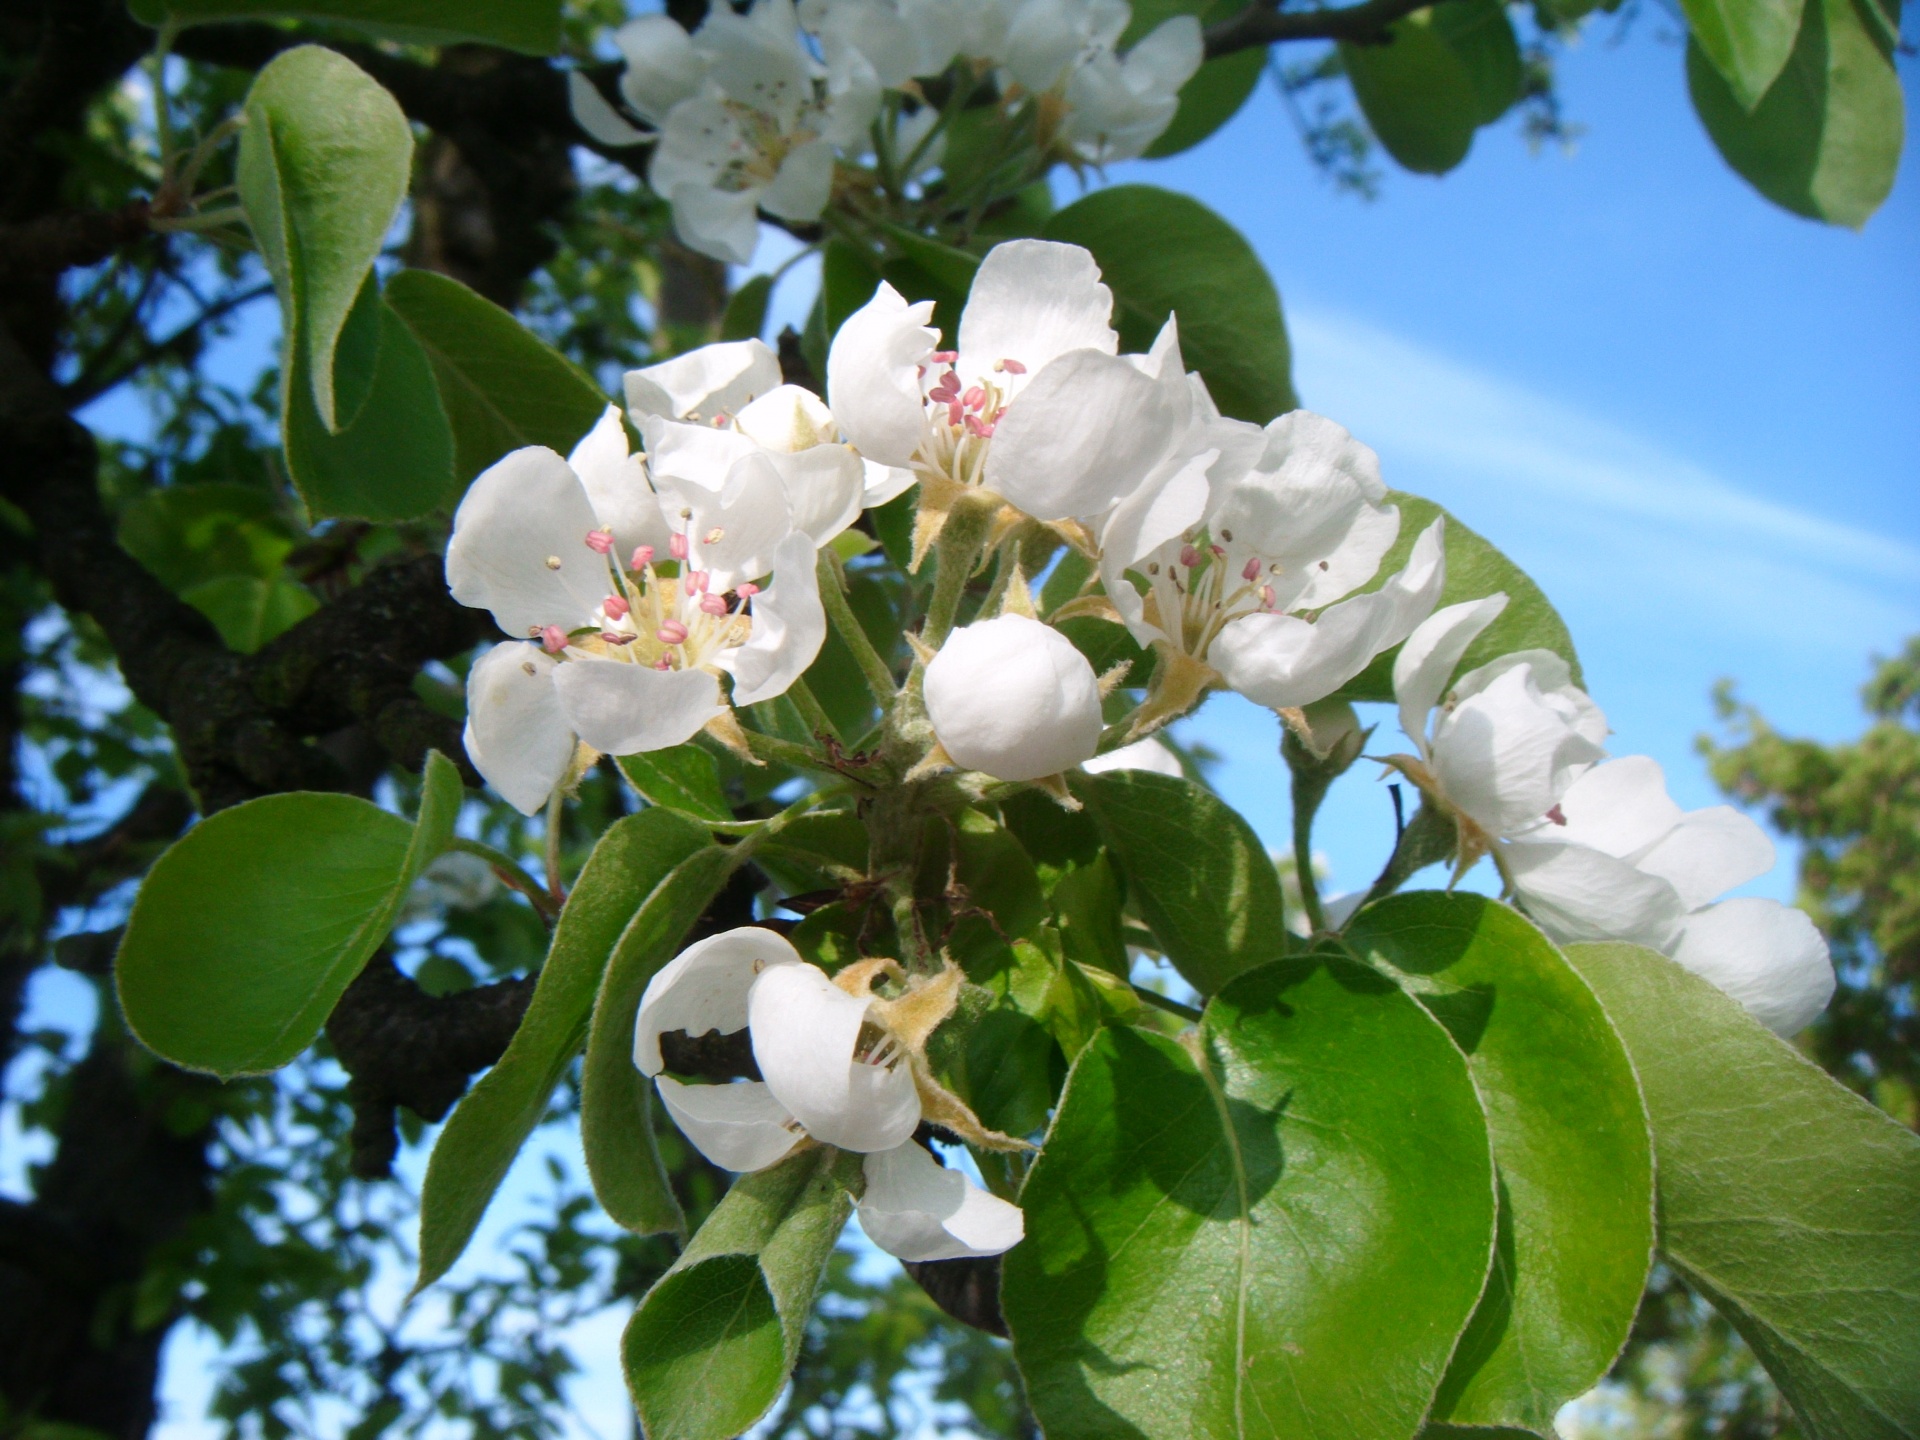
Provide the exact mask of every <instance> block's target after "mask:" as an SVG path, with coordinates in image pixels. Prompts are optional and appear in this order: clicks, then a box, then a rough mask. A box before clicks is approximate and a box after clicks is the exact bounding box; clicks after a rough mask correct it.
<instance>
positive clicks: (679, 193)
mask: <svg viewBox="0 0 1920 1440" xmlns="http://www.w3.org/2000/svg"><path fill="white" fill-rule="evenodd" d="M670 198H671V199H672V201H673V228H674V233H675V234H677V235H679V237H680V239H681V240H682V241H683V242H685V244H687V245H688V246H689V247H690V248H692V249H695V250H698V251H699V252H700V253H701V254H702V255H708V256H711V257H712V258H713V259H715V260H725V261H727V262H728V263H730V264H734V265H746V264H750V263H751V262H752V260H753V252H754V250H755V249H757V248H758V247H759V244H760V217H759V216H758V214H756V213H755V205H756V204H757V203H758V201H759V198H760V192H759V191H758V190H718V189H715V188H713V187H712V186H708V185H699V184H686V185H675V186H674V187H673V189H672V191H671V192H670Z"/></svg>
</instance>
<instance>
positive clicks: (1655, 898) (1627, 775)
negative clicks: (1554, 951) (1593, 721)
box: [1502, 755, 1834, 1035]
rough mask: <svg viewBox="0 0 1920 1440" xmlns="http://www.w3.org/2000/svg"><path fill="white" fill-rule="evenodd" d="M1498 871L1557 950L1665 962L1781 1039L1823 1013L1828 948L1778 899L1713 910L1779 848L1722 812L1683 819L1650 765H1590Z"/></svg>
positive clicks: (1828, 987)
mask: <svg viewBox="0 0 1920 1440" xmlns="http://www.w3.org/2000/svg"><path fill="white" fill-rule="evenodd" d="M1550 818H1552V819H1553V820H1554V822H1555V823H1554V824H1553V825H1551V826H1548V827H1543V828H1541V829H1539V830H1538V831H1536V832H1535V834H1534V835H1533V836H1532V837H1530V838H1529V839H1528V840H1527V841H1525V842H1520V843H1515V844H1513V845H1510V846H1508V847H1506V848H1505V850H1504V853H1503V856H1502V859H1503V868H1504V869H1505V870H1506V872H1507V874H1508V876H1509V877H1510V879H1511V881H1512V884H1513V887H1514V891H1515V893H1516V894H1517V895H1518V896H1519V898H1520V902H1521V904H1522V905H1524V906H1525V907H1526V910H1527V912H1528V913H1529V914H1530V915H1532V916H1533V917H1534V918H1535V919H1536V920H1537V921H1539V923H1540V925H1541V927H1542V928H1543V929H1545V930H1546V931H1547V933H1548V934H1550V935H1552V936H1553V937H1554V938H1555V939H1556V940H1561V941H1573V940H1627V941H1631V942H1633V943H1636V944H1640V945H1647V946H1650V947H1652V948H1653V949H1656V950H1660V951H1663V952H1664V953H1666V954H1668V955H1671V956H1672V957H1673V958H1674V959H1675V960H1677V961H1679V962H1680V963H1681V964H1682V965H1684V966H1686V967H1687V968H1688V969H1689V970H1692V971H1694V972H1695V973H1697V974H1699V975H1701V976H1703V977H1705V978H1706V979H1708V980H1711V981H1712V982H1713V983H1714V984H1715V985H1717V986H1719V987H1720V988H1721V989H1722V990H1724V991H1726V992H1727V993H1728V994H1729V995H1732V996H1733V997H1734V998H1735V999H1737V1000H1739V1001H1740V1002H1741V1003H1742V1004H1743V1005H1745V1006H1746V1007H1747V1008H1748V1009H1749V1010H1751V1011H1752V1012H1753V1013H1754V1015H1755V1016H1756V1018H1758V1019H1759V1020H1760V1021H1761V1022H1762V1023H1763V1024H1765V1025H1767V1026H1769V1027H1770V1028H1772V1029H1774V1030H1777V1031H1779V1032H1780V1033H1781V1034H1783V1035H1791V1034H1792V1033H1794V1032H1795V1031H1797V1030H1799V1029H1800V1028H1801V1027H1802V1026H1804V1025H1805V1024H1806V1023H1807V1022H1808V1021H1809V1020H1811V1019H1812V1018H1813V1017H1814V1016H1815V1015H1817V1014H1819V1013H1820V1011H1821V1010H1822V1009H1824V1008H1825V1006H1826V1003H1827V1000H1828V999H1829V998H1830V997H1831V996H1832V993H1833V987H1834V976H1833V966H1832V963H1831V961H1830V960H1829V959H1828V956H1827V948H1826V942H1825V941H1823V940H1822V939H1821V938H1820V934H1819V932H1818V931H1817V930H1815V929H1814V927H1813V922H1812V921H1810V920H1809V919H1807V917H1806V916H1805V915H1803V914H1802V913H1801V912H1800V911H1798V910H1794V909H1791V908H1790V907H1788V906H1785V905H1782V904H1780V903H1779V902H1777V901H1774V900H1761V899H1750V898H1742V899H1735V900H1722V901H1720V902H1719V903H1718V904H1713V903H1710V902H1712V901H1713V900H1714V899H1715V898H1716V897H1717V896H1719V895H1721V894H1723V893H1724V892H1726V891H1727V890H1730V889H1732V888H1734V887H1735V886H1737V885H1742V884H1745V883H1746V882H1747V881H1749V880H1752V879H1754V878H1755V877H1756V876H1759V875H1762V874H1765V873H1766V872H1767V871H1768V870H1770V869H1772V868H1773V860H1774V851H1773V842H1772V841H1771V840H1769V839H1768V838H1767V836H1766V833H1765V832H1764V831H1762V830H1761V828H1760V827H1759V826H1758V825H1756V824H1755V823H1754V822H1753V821H1752V820H1751V819H1750V818H1749V817H1747V816H1745V815H1743V814H1741V813H1740V812H1739V811H1738V810H1735V809H1733V808H1732V807H1731V806H1728V805H1714V806H1710V807H1708V808H1706V809H1704V810H1691V811H1682V810H1681V809H1680V807H1679V806H1678V805H1676V804H1675V803H1674V802H1673V799H1672V797H1671V796H1669V795H1668V793H1667V787H1666V779H1665V776H1664V775H1663V774H1662V773H1661V769H1660V766H1659V764H1658V762H1656V761H1655V760H1653V759H1651V758H1650V757H1648V756H1645V755H1628V756H1623V757H1622V758H1620V759H1617V760H1610V761H1608V762H1606V763H1605V764H1603V765H1596V766H1595V767H1594V768H1593V769H1591V770H1588V771H1587V772H1586V773H1585V774H1583V775H1581V776H1580V778H1579V779H1577V780H1576V781H1574V783H1573V784H1572V785H1571V786H1570V787H1569V788H1568V790H1567V792H1566V794H1565V795H1563V796H1562V797H1561V799H1560V802H1559V805H1558V807H1557V809H1556V811H1555V813H1554V815H1553V816H1552V817H1550Z"/></svg>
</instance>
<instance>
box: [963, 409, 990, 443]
mask: <svg viewBox="0 0 1920 1440" xmlns="http://www.w3.org/2000/svg"><path fill="white" fill-rule="evenodd" d="M966 424H967V430H968V432H969V433H970V434H974V435H978V436H979V437H980V438H981V439H982V440H990V439H992V438H993V426H991V425H987V424H983V423H982V422H981V421H980V419H979V418H978V417H977V416H973V415H969V416H967V420H966Z"/></svg>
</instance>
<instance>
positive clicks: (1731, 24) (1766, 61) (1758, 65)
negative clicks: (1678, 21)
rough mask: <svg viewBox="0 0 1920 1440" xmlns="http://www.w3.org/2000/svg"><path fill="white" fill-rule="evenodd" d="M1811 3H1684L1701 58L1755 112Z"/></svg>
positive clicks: (1777, 0) (1741, 0)
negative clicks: (1707, 62)
mask: <svg viewBox="0 0 1920 1440" xmlns="http://www.w3.org/2000/svg"><path fill="white" fill-rule="evenodd" d="M1806 6H1807V0H1680V8H1681V9H1682V10H1683V11H1685V12H1686V16H1687V28H1688V30H1689V31H1691V32H1692V36H1693V42H1694V44H1695V45H1697V46H1698V47H1699V49H1700V53H1701V55H1703V56H1704V57H1705V58H1706V59H1707V60H1709V61H1710V62H1712V64H1713V68H1714V69H1715V70H1717V71H1719V72H1720V77H1721V78H1722V79H1723V80H1725V81H1726V82H1727V87H1728V89H1729V90H1731V91H1732V93H1733V96H1734V98H1735V99H1736V100H1738V101H1739V103H1740V105H1741V107H1742V108H1743V109H1746V110H1751V109H1753V107H1754V106H1755V105H1757V104H1759V103H1760V97H1761V96H1762V95H1765V94H1766V93H1767V88H1768V87H1769V86H1771V85H1772V84H1773V82H1774V80H1775V79H1776V78H1777V77H1778V76H1779V74H1780V71H1781V70H1782V68H1784V67H1785V65H1786V63H1787V57H1788V56H1789V55H1791V54H1792V53H1793V43H1794V40H1795V38H1796V37H1798V35H1799V34H1800V17H1801V14H1802V12H1803V11H1804V10H1805V9H1806Z"/></svg>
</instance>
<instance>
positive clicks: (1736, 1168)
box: [1566, 945, 1920, 1440]
mask: <svg viewBox="0 0 1920 1440" xmlns="http://www.w3.org/2000/svg"><path fill="white" fill-rule="evenodd" d="M1566 955H1567V959H1568V960H1569V961H1570V962H1571V963H1572V964H1573V966H1574V968H1576V969H1577V970H1579V971H1580V973H1581V974H1582V975H1584V976H1585V977H1586V979H1587V982H1588V983H1589V984H1590V985H1592V987H1593V989H1594V991H1595V993H1596V994H1598V995H1599V997H1600V1002H1601V1003H1602V1004H1603V1005H1605V1006H1606V1008H1607V1014H1608V1015H1609V1016H1611V1017H1612V1019H1613V1023H1614V1026H1615V1028H1616V1029H1618V1030H1619V1032H1620V1035H1621V1038H1622V1039H1624V1040H1625V1041H1626V1043H1627V1049H1628V1051H1629V1053H1631V1054H1632V1056H1633V1063H1634V1068H1635V1069H1636V1070H1637V1071H1638V1072H1639V1075H1640V1084H1641V1088H1642V1089H1643V1090H1644V1092H1645V1094H1646V1099H1647V1115H1648V1118H1649V1119H1650V1120H1651V1121H1652V1123H1653V1144H1654V1155H1655V1165H1656V1170H1657V1173H1658V1175H1659V1192H1660V1248H1661V1250H1662V1252H1663V1253H1664V1254H1665V1255H1666V1257H1667V1259H1668V1260H1669V1261H1671V1262H1672V1264H1673V1266H1674V1268H1675V1269H1677V1270H1678V1271H1679V1272H1680V1273H1681V1274H1682V1275H1683V1276H1685V1277H1686V1280H1687V1282H1688V1283H1689V1284H1690V1285H1692V1286H1694V1287H1695V1288H1696V1289H1698V1290H1699V1291H1700V1292H1701V1293H1702V1294H1704V1295H1705V1296H1706V1297H1707V1298H1708V1299H1709V1300H1710V1301H1712V1302H1713V1304H1714V1306H1715V1308H1717V1309H1718V1310H1719V1311H1720V1313H1721V1314H1723V1315H1725V1316H1726V1317H1727V1319H1728V1320H1730V1321H1732V1322H1733V1325H1734V1328H1735V1329H1737V1330H1738V1331H1739V1332H1740V1333H1741V1335H1742V1336H1744V1337H1745V1338H1746V1341H1747V1343H1748V1344H1749V1345H1751V1346H1752V1347H1753V1350H1754V1353H1755V1354H1756V1355H1758V1356H1759V1357H1760V1361H1761V1363H1762V1364H1764V1365H1765V1366H1766V1367H1767V1371H1768V1373H1769V1374H1771V1375H1772V1376H1773V1378H1774V1380H1775V1381H1776V1382H1778V1384H1779V1386H1780V1389H1781V1392H1782V1393H1783V1394H1785V1396H1786V1397H1787V1399H1788V1400H1789V1401H1790V1402H1792V1405H1793V1408H1794V1410H1795V1411H1796V1412H1797V1413H1798V1415H1799V1418H1800V1420H1801V1422H1802V1424H1803V1425H1805V1427H1806V1428H1807V1431H1808V1433H1809V1434H1810V1435H1811V1436H1813V1437H1814V1440H1907V1437H1911V1436H1913V1435H1917V1434H1920V1137H1917V1136H1915V1135H1914V1134H1913V1133H1912V1132H1911V1131H1909V1130H1906V1129H1904V1128H1902V1127H1901V1126H1899V1125H1897V1124H1895V1123H1894V1122H1893V1121H1892V1120H1890V1119H1888V1118H1887V1117H1886V1116H1885V1115H1884V1114H1882V1113H1881V1112H1880V1111H1878V1110H1876V1109H1874V1107H1873V1106H1871V1105H1869V1104H1867V1103H1866V1101H1864V1100H1862V1099H1860V1097H1859V1096H1857V1095H1855V1094H1853V1093H1852V1092H1851V1091H1849V1090H1847V1089H1845V1088H1844V1087H1842V1086H1841V1085H1839V1084H1837V1083H1836V1082H1835V1081H1834V1080H1833V1079H1832V1078H1830V1077H1829V1076H1828V1075H1826V1074H1825V1073H1824V1072H1822V1071H1821V1070H1820V1069H1819V1068H1818V1067H1816V1066H1815V1065H1813V1064H1812V1063H1811V1062H1810V1061H1808V1060H1807V1059H1806V1058H1805V1057H1804V1056H1802V1055H1801V1054H1800V1052H1799V1051H1797V1050H1795V1049H1794V1048H1793V1047H1792V1046H1790V1045H1788V1044H1786V1043H1785V1042H1783V1041H1782V1040H1780V1039H1779V1038H1778V1037H1777V1036H1775V1035H1773V1034H1772V1033H1771V1032H1769V1031H1768V1030H1766V1029H1764V1028H1763V1027H1762V1026H1761V1025H1760V1024H1759V1023H1758V1022H1757V1021H1755V1020H1754V1019H1753V1017H1752V1016H1750V1015H1748V1014H1747V1012H1746V1011H1745V1010H1743V1009H1742V1008H1741V1007H1740V1006H1739V1005H1738V1004H1737V1003H1735V1002H1734V1001H1733V1000H1730V999H1729V998H1728V997H1727V996H1725V995H1723V994H1722V993H1721V992H1720V991H1719V990H1717V989H1715V988H1714V987H1713V986H1712V985H1710V984H1708V983H1707V982H1706V981H1704V980H1702V979H1700V978H1699V977H1698V976H1696V975H1692V974H1689V973H1688V972H1687V971H1685V970H1683V969H1681V968H1680V967H1679V966H1678V965H1676V964H1674V963H1673V962H1672V961H1671V960H1669V959H1667V958H1666V957H1665V956H1663V955H1659V954H1656V953H1655V952H1654V951H1652V950H1644V949H1641V948H1640V947H1638V946H1633V945H1570V946H1568V947H1567V950H1566Z"/></svg>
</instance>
